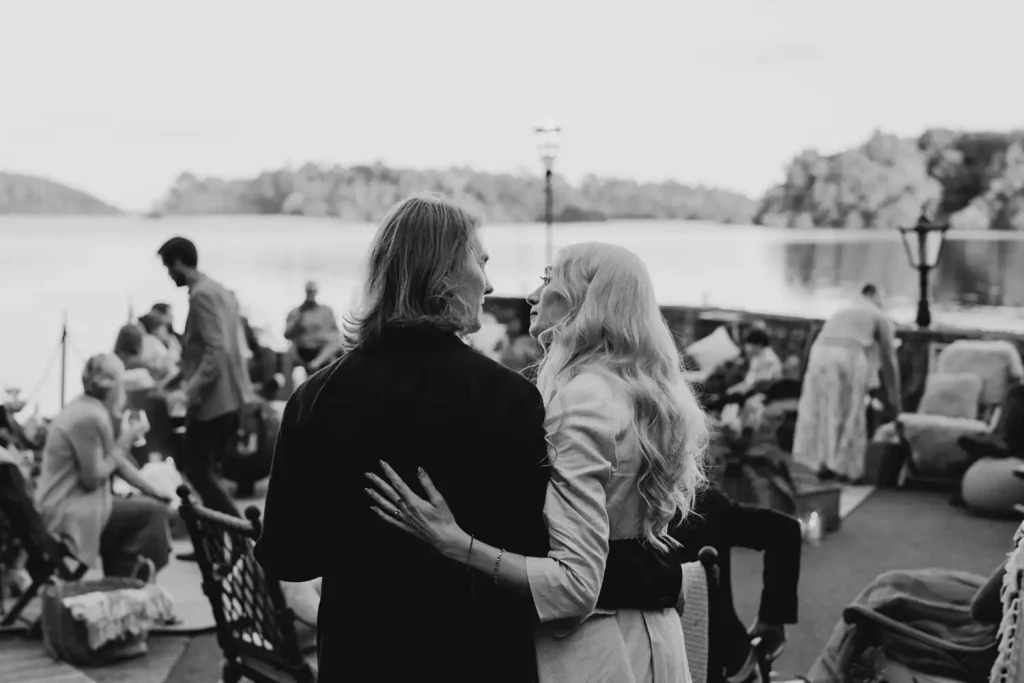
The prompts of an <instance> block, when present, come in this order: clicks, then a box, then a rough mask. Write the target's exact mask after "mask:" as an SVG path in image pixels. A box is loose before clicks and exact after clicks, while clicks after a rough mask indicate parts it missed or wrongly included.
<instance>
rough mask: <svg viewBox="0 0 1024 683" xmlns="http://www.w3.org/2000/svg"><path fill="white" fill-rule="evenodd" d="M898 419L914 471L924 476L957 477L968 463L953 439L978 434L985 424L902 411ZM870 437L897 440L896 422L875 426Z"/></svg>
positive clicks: (887, 441)
mask: <svg viewBox="0 0 1024 683" xmlns="http://www.w3.org/2000/svg"><path fill="white" fill-rule="evenodd" d="M899 422H900V423H901V424H902V426H903V433H904V435H905V436H906V439H907V442H908V443H909V444H910V452H911V457H913V459H914V465H916V466H917V469H918V471H919V472H920V473H921V474H922V475H925V476H939V477H941V476H946V475H949V476H959V475H960V474H961V473H962V472H963V470H964V469H965V468H966V467H967V464H968V463H969V462H970V456H969V455H968V454H967V453H965V452H964V450H963V449H962V448H960V445H959V444H958V443H957V440H958V439H959V438H960V437H961V436H963V435H964V434H982V433H984V432H987V431H988V425H987V424H985V423H984V422H982V421H981V420H971V419H967V418H962V417H946V416H944V415H922V414H921V413H902V414H901V415H900V416H899ZM874 440H875V441H878V442H883V443H896V442H898V441H899V432H898V431H897V429H896V423H895V422H890V423H888V424H884V425H882V426H881V427H879V428H878V430H877V431H876V432H875V436H874Z"/></svg>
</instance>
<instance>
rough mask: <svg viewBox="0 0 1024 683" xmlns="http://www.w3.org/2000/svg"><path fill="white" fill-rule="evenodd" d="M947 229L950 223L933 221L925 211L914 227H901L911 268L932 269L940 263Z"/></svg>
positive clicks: (901, 234)
mask: <svg viewBox="0 0 1024 683" xmlns="http://www.w3.org/2000/svg"><path fill="white" fill-rule="evenodd" d="M947 230H949V225H947V224H945V223H943V224H937V223H933V222H932V221H931V220H930V219H929V218H928V215H927V213H925V212H922V213H921V216H920V218H918V219H917V224H916V225H914V226H913V227H908V228H900V237H901V238H902V240H903V248H904V249H905V250H906V252H907V260H908V261H910V267H911V268H915V269H917V270H931V269H932V268H934V267H935V266H937V265H939V259H940V258H941V257H942V247H943V246H944V245H945V243H946V231H947Z"/></svg>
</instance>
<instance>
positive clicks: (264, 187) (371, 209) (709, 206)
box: [157, 163, 757, 223]
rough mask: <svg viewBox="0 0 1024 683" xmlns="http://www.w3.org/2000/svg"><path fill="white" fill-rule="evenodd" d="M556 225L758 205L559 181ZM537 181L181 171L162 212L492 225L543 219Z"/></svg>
mask: <svg viewBox="0 0 1024 683" xmlns="http://www.w3.org/2000/svg"><path fill="white" fill-rule="evenodd" d="M553 182H554V216H555V220H558V221H579V220H586V221H595V220H596V221H600V220H605V219H614V218H662V219H699V220H709V221H717V222H721V223H749V222H750V221H751V219H752V218H753V215H754V210H755V209H756V208H757V205H756V202H755V201H754V200H752V199H750V198H748V197H745V196H743V195H741V194H739V193H736V192H730V191H727V190H721V189H715V188H706V187H691V186H688V185H683V184H681V183H677V182H674V181H665V182H660V183H640V182H637V181H634V180H625V179H618V178H602V177H596V176H588V177H586V178H584V179H583V181H582V182H581V183H580V184H579V185H573V184H571V183H569V182H568V181H566V180H565V179H563V178H561V177H559V176H555V178H554V181H553ZM543 183H544V181H543V179H542V178H540V177H536V176H529V175H513V174H508V173H483V172H480V171H475V170H473V169H470V168H449V169H444V170H414V169H398V168H390V167H388V166H385V165H384V164H381V163H377V164H373V165H372V166H351V167H344V166H337V165H335V166H326V165H320V164H312V163H310V164H306V165H304V166H302V167H301V168H299V169H297V170H288V169H281V170H277V171H269V172H265V173H261V174H260V175H258V176H257V177H255V178H242V179H234V180H225V179H222V178H209V177H206V178H201V177H198V176H196V175H194V174H192V173H183V174H182V175H181V176H180V177H179V178H178V180H177V181H176V182H175V183H174V185H173V187H171V189H170V191H169V192H168V193H167V196H166V197H165V198H164V199H163V201H162V202H161V203H160V205H159V206H158V208H157V211H158V212H159V213H166V214H211V213H212V214H217V213H248V214H298V215H306V216H334V217H337V218H340V219H342V220H347V221H360V222H376V221H378V220H380V219H381V218H382V217H383V216H384V214H385V213H386V212H387V210H388V209H389V208H390V207H391V206H392V205H393V204H395V202H397V201H399V200H400V199H402V198H404V197H407V196H408V195H410V194H412V193H415V192H436V193H439V194H442V195H444V196H446V197H450V198H451V199H453V200H454V201H456V202H458V203H459V204H461V205H462V206H464V207H466V208H468V209H470V210H471V211H474V212H475V213H477V214H478V215H480V216H481V217H483V218H485V219H486V220H487V221H489V222H492V223H517V222H532V221H540V220H543V218H544V185H543Z"/></svg>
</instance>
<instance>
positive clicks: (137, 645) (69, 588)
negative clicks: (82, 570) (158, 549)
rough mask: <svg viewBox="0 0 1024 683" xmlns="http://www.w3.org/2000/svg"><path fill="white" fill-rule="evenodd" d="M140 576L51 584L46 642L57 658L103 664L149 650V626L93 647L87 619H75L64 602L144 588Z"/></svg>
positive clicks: (45, 591)
mask: <svg viewBox="0 0 1024 683" xmlns="http://www.w3.org/2000/svg"><path fill="white" fill-rule="evenodd" d="M144 585H145V584H144V583H143V582H142V581H139V580H137V579H125V578H114V577H110V578H105V579H97V580H91V581H72V582H69V583H64V584H51V585H49V586H47V587H46V588H44V589H43V594H42V607H43V613H42V629H43V646H44V647H45V648H46V651H47V653H48V654H49V655H50V656H51V657H53V658H54V659H58V660H61V661H64V662H67V663H68V664H73V665H76V666H102V665H104V664H108V663H110V662H113V661H117V660H121V659H128V658H131V657H139V656H141V655H144V654H146V652H148V647H147V645H146V640H147V638H148V636H149V633H148V629H143V630H142V632H141V633H128V634H125V636H124V637H122V638H121V639H119V640H116V641H111V642H108V643H105V644H104V645H102V646H101V647H100V648H99V649H96V650H93V649H92V648H91V647H90V646H89V632H88V629H87V627H86V625H85V624H84V623H82V622H81V621H78V620H77V619H75V617H74V616H73V615H72V614H71V610H69V609H68V608H67V607H65V606H64V604H63V600H64V598H69V597H72V596H76V595H84V594H86V593H97V592H102V593H109V592H113V591H118V590H124V589H131V588H142V587H143V586H144Z"/></svg>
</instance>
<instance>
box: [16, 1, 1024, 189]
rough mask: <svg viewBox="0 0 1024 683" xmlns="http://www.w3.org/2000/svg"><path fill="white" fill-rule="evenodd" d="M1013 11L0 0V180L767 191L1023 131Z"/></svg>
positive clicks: (899, 6) (1019, 11)
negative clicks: (602, 183)
mask: <svg viewBox="0 0 1024 683" xmlns="http://www.w3.org/2000/svg"><path fill="white" fill-rule="evenodd" d="M1022 25H1024V2H1020V1H1019V0H1017V1H1014V0H1002V1H996V0H972V1H971V2H970V3H963V2H957V3H954V2H946V3H939V2H925V1H924V0H888V2H881V1H877V0H860V1H859V2H840V1H839V0H715V1H714V2H710V1H708V0H663V1H659V2H653V1H647V0H633V2H629V3H627V2H624V1H623V0H617V1H615V2H612V1H610V0H518V1H517V2H500V3H499V2H494V1H493V0H492V1H490V2H483V1H481V0H466V1H459V0H429V1H427V0H403V1H397V0H396V1H393V2H388V1H386V0H361V1H358V2H357V1H356V0H290V1H289V2H284V0H279V1H278V2H268V1H265V0H203V1H201V2H200V1H199V0H174V2H168V1H166V0H164V1H158V0H147V1H143V2H140V1H139V0H89V1H88V2H85V1H83V0H64V1H58V0H31V1H29V0H24V1H19V0H0V169H2V170H8V171H16V172H26V173H33V174H39V175H44V176H47V177H51V178H54V179H56V180H60V181H63V182H66V183H68V184H70V185H72V186H76V187H79V188H81V189H84V190H87V191H89V192H92V193H95V194H96V195H98V196H99V197H101V198H102V199H105V200H107V201H110V202H113V203H114V204H117V205H118V206H121V207H123V208H127V209H148V208H149V207H150V206H151V205H152V203H153V201H154V200H156V199H157V198H158V197H160V196H161V195H162V194H163V192H164V191H165V190H166V188H167V186H168V185H169V183H170V182H171V181H172V180H173V179H174V178H175V177H176V176H177V175H178V174H179V173H180V172H181V171H183V170H191V171H193V172H195V173H198V174H216V175H231V176H236V175H251V174H254V173H256V172H258V171H260V170H262V169H270V168H275V167H279V166H282V165H284V164H288V163H292V164H301V163H302V162H304V161H307V160H317V161H328V162H332V163H333V162H337V163H342V164H356V163H365V162H370V161H373V160H376V159H380V160H382V161H384V162H385V163H388V164H391V165H400V166H415V167H439V166H448V165H452V164H469V165H472V166H474V167H477V168H479V169H484V170H496V171H505V170H512V171H515V170H519V169H529V170H530V171H531V172H533V171H536V170H537V169H538V166H539V163H538V161H537V159H536V154H535V150H534V147H533V140H532V127H533V125H534V124H535V123H537V122H539V121H541V120H542V119H543V118H545V117H546V116H548V115H552V116H554V117H556V118H557V119H558V120H559V121H560V122H561V123H562V125H563V127H564V131H565V132H564V137H563V150H562V154H561V156H560V158H559V160H558V167H559V170H560V171H561V172H563V173H565V174H566V175H568V176H569V177H570V178H573V179H575V178H576V177H578V176H579V175H581V174H583V173H587V172H593V173H599V174H611V175H624V176H632V177H636V178H640V179H650V180H659V179H665V178H675V179H678V180H680V181H683V182H688V183H698V182H700V183H705V184H711V185H720V186H725V187H729V188H734V189H738V190H742V191H745V192H748V193H751V194H759V193H761V192H763V191H764V190H765V189H766V188H767V187H768V186H769V185H771V184H772V183H774V182H777V181H778V180H779V179H780V178H781V175H782V170H783V168H784V166H785V163H786V162H787V160H788V159H789V158H790V157H791V156H792V155H793V154H795V153H796V152H798V151H800V150H801V149H804V148H807V147H817V148H819V149H822V150H826V151H832V150H835V149H838V148H841V147H845V146H849V145H853V144H856V143H858V142H860V141H862V140H863V139H865V138H866V136H867V135H869V134H870V133H871V131H872V130H873V129H874V128H876V127H878V128H882V129H885V130H888V131H893V132H897V133H901V134H917V133H919V132H920V131H921V130H923V129H924V128H926V127H930V126H940V125H941V126H949V127H954V128H970V129H1009V128H1014V127H1018V126H1021V125H1022V122H1024V85H1022V82H1021V79H1020V77H1019V69H1020V63H1021V58H1020V56H1021V50H1022V48H1021V45H1022V40H1021V33H1020V31H1021V29H1020V27H1021V26H1022Z"/></svg>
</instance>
